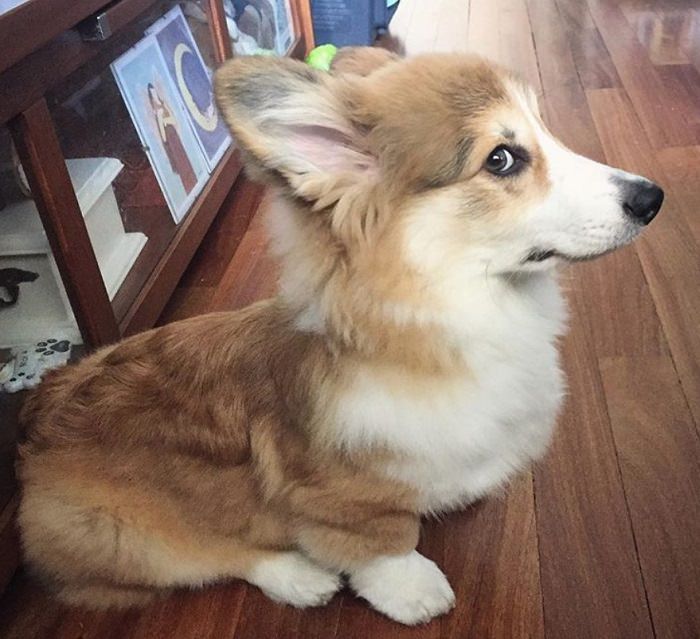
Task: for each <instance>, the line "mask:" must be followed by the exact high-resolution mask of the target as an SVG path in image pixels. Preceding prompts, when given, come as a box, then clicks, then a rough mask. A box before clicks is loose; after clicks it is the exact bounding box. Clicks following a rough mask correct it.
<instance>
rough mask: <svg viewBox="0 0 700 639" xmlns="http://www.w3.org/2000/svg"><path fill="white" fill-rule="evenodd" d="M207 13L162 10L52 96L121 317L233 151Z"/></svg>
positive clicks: (165, 6) (192, 8) (174, 6)
mask: <svg viewBox="0 0 700 639" xmlns="http://www.w3.org/2000/svg"><path fill="white" fill-rule="evenodd" d="M206 6H207V3H206V2H197V1H194V0H186V1H184V2H170V3H161V4H158V5H157V7H158V8H157V10H154V11H152V12H150V13H148V14H146V15H144V16H142V17H141V18H139V20H138V22H137V24H136V25H135V27H136V28H134V27H131V28H130V29H129V35H128V36H122V35H120V34H116V35H115V36H114V40H112V39H111V38H110V39H109V40H108V41H107V42H106V43H105V44H104V45H102V44H101V46H104V47H105V48H106V50H107V51H108V52H109V55H108V56H97V58H95V59H94V60H93V61H91V62H90V63H88V64H87V65H85V66H84V67H82V68H81V69H80V70H79V71H78V72H76V73H74V74H73V75H72V76H70V77H69V78H68V79H67V80H66V81H64V82H63V84H62V85H61V86H60V87H59V88H58V89H57V90H55V91H53V92H52V93H51V94H50V95H49V96H47V100H48V103H49V108H50V111H51V115H52V117H53V119H54V123H55V126H56V130H57V132H58V137H59V140H60V144H61V149H62V151H63V154H64V157H65V158H66V164H67V167H68V171H69V173H70V176H71V180H72V182H73V186H74V189H75V192H76V195H77V197H78V201H79V204H80V209H81V211H82V213H83V216H84V219H85V224H86V227H87V230H88V234H89V236H90V240H91V242H92V246H93V249H94V251H95V256H96V258H97V262H98V264H99V267H100V272H101V274H102V278H103V280H104V283H105V287H106V289H107V293H108V295H109V298H110V300H111V302H112V306H113V310H114V313H115V316H116V319H117V321H118V322H119V321H121V320H122V318H123V317H124V316H125V314H126V313H127V311H128V309H129V307H130V306H131V304H132V303H133V302H134V300H135V299H136V297H137V295H138V293H139V292H140V290H141V289H142V287H143V286H144V283H145V282H146V280H147V279H148V277H149V275H150V274H151V273H152V272H153V270H154V268H155V267H156V265H157V264H158V262H159V260H160V259H161V258H162V256H163V255H164V254H165V253H166V251H167V249H168V247H169V245H170V243H171V241H172V240H173V238H174V236H175V234H176V232H177V230H178V227H179V225H181V224H182V223H183V221H184V220H186V218H187V215H188V213H189V211H190V210H191V209H192V207H193V205H194V204H195V203H196V202H197V199H198V198H199V197H200V196H201V194H202V192H203V191H204V190H205V188H206V185H207V183H208V182H209V179H210V175H211V173H212V172H213V171H214V170H215V169H216V167H217V165H218V164H219V162H220V161H221V159H222V157H223V156H224V155H225V153H226V151H227V150H228V148H229V146H230V144H231V139H230V136H229V134H228V132H227V129H226V127H225V125H224V123H223V121H222V119H221V118H220V116H219V114H218V111H217V110H216V106H215V103H214V100H213V93H212V85H211V74H212V70H213V68H214V65H215V52H214V46H213V42H212V38H211V31H210V27H209V16H208V13H207V10H206Z"/></svg>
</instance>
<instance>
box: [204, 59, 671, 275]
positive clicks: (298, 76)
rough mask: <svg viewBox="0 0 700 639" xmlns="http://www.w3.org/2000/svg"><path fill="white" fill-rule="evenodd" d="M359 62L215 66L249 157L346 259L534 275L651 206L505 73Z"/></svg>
mask: <svg viewBox="0 0 700 639" xmlns="http://www.w3.org/2000/svg"><path fill="white" fill-rule="evenodd" d="M355 55H358V52H357V50H355ZM372 60H376V64H375V66H376V68H373V69H368V68H366V66H365V65H360V67H362V73H353V72H352V69H353V68H358V66H357V64H356V61H354V60H353V61H352V64H349V65H348V66H349V69H350V72H348V73H339V74H328V73H324V72H320V71H316V70H314V69H312V68H309V67H308V66H306V65H304V64H302V63H300V62H295V61H291V60H282V59H270V58H244V59H239V60H236V61H233V62H230V63H229V64H228V65H226V66H224V67H223V68H222V69H221V70H220V71H219V72H218V74H217V96H218V101H219V105H220V107H221V109H222V111H223V114H224V116H225V118H226V120H227V121H228V123H229V125H230V126H231V128H232V130H233V132H234V134H235V136H236V138H237V140H238V141H239V143H240V145H241V146H242V147H243V149H244V150H245V151H246V152H247V157H248V159H249V163H250V164H251V165H254V166H255V167H257V169H258V170H259V171H260V172H261V173H260V174H261V175H262V176H263V177H264V178H266V179H267V180H268V181H270V182H274V183H277V184H280V185H283V189H284V190H285V192H286V193H287V195H288V196H289V198H288V200H289V201H290V202H293V201H296V202H297V204H299V206H297V213H298V214H299V215H301V216H305V215H308V216H314V218H315V222H314V225H313V228H314V229H317V231H314V232H323V233H327V235H324V238H325V239H324V240H323V241H332V242H333V243H335V245H336V247H338V246H339V247H341V248H340V249H339V251H340V252H341V253H342V254H343V256H344V258H345V259H347V260H349V261H350V262H352V260H353V259H358V260H361V259H365V258H364V257H363V258H361V257H359V256H360V255H366V251H365V253H364V254H363V253H362V251H361V250H360V249H357V250H355V249H354V248H353V247H355V246H371V247H373V250H374V254H375V266H377V264H378V262H376V260H377V259H380V258H377V255H376V254H377V253H378V252H379V253H381V252H382V251H381V250H379V249H380V248H383V249H384V250H385V252H387V251H388V252H393V253H394V255H393V257H396V258H398V259H399V261H400V262H401V263H402V264H403V266H404V270H406V269H410V270H413V271H415V272H421V273H424V274H425V275H426V276H427V277H428V280H429V281H430V282H431V283H432V282H435V281H439V279H440V277H442V276H443V275H444V274H445V272H446V270H447V269H449V271H450V278H451V279H453V280H454V278H455V277H458V278H459V277H461V278H468V277H474V276H476V277H483V276H484V275H487V276H499V275H502V274H505V273H508V274H511V273H513V272H519V271H532V270H540V269H545V268H548V267H549V266H551V265H552V264H554V263H556V262H558V261H561V260H580V259H586V258H590V257H595V256H598V255H602V254H604V253H606V252H608V251H610V250H612V249H614V248H616V247H619V246H621V245H623V244H626V243H628V242H629V241H631V240H632V239H633V238H634V237H635V236H636V235H637V234H638V233H639V232H640V230H641V229H642V228H643V227H644V226H645V225H646V224H648V223H649V222H650V221H651V220H652V218H653V217H654V216H655V215H656V213H657V212H658V210H659V208H660V206H661V203H662V200H663V192H662V191H661V189H660V188H659V187H658V186H656V185H655V184H653V183H652V182H650V181H649V180H646V179H645V178H642V177H639V176H636V175H631V174H629V173H626V172H624V171H621V170H618V169H614V168H611V167H609V166H605V165H602V164H599V163H596V162H594V161H592V160H589V159H587V158H584V157H582V156H580V155H577V154H575V153H573V152H572V151H570V150H569V149H567V148H566V147H564V146H563V145H562V144H561V143H560V142H558V141H557V140H556V139H555V138H554V137H553V136H552V135H551V134H550V133H549V132H548V130H547V128H546V127H545V125H544V124H543V122H542V120H541V118H540V116H539V112H538V107H537V103H536V99H535V96H534V95H533V93H532V91H531V90H530V89H529V88H527V87H526V86H525V85H523V84H522V83H521V82H520V81H519V80H518V79H517V78H516V77H515V76H513V75H512V74H510V73H508V72H507V71H505V70H503V69H500V68H498V67H496V66H494V65H492V64H489V63H487V62H485V61H483V60H481V59H479V58H474V57H470V56H464V55H450V54H435V55H425V56H418V57H415V58H412V59H407V60H401V59H396V58H395V57H394V56H391V55H378V54H376V53H373V54H372V59H369V58H368V62H369V63H370V64H371V63H372ZM299 223H300V224H304V225H305V224H306V223H305V222H303V221H301V222H299ZM309 228H310V227H308V226H307V227H306V230H307V231H308V229H309ZM321 229H322V231H321ZM387 238H390V240H389V239H387ZM306 241H307V242H309V243H313V242H314V241H319V242H320V241H321V236H317V237H315V238H314V237H307V238H306ZM382 243H384V244H383V246H382ZM353 267H354V265H352V266H351V270H352V268H353Z"/></svg>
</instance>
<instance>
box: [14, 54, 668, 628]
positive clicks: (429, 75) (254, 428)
mask: <svg viewBox="0 0 700 639" xmlns="http://www.w3.org/2000/svg"><path fill="white" fill-rule="evenodd" d="M216 96H217V100H218V104H219V107H220V110H221V112H222V114H223V116H224V118H225V119H226V121H227V123H228V125H229V126H230V128H231V131H232V132H233V135H234V137H235V139H236V141H237V143H238V144H239V146H240V148H241V150H242V152H243V153H244V159H245V162H246V165H247V168H248V170H249V171H250V172H251V173H252V175H253V176H254V177H255V178H256V179H258V180H260V181H262V182H264V183H265V184H267V185H268V186H269V191H270V192H271V193H272V194H273V201H272V202H271V204H270V206H269V207H268V210H267V221H268V226H269V233H270V237H271V244H272V249H273V250H274V252H275V255H276V256H278V258H279V260H280V263H281V278H280V285H279V293H278V295H277V296H276V297H275V298H274V299H270V300H267V301H262V302H259V303H256V304H253V305H252V306H250V307H248V308H245V309H243V310H240V311H236V312H224V313H214V314H209V315H203V316H200V317H194V318H191V319H188V320H185V321H181V322H177V323H173V324H170V325H166V326H163V327H160V328H156V329H154V330H151V331H147V332H145V333H143V334H140V335H136V336H133V337H130V338H128V339H125V340H123V341H121V342H120V343H118V344H116V345H111V346H108V347H105V348H102V349H101V350H98V351H97V352H95V353H94V354H92V355H90V356H88V357H86V358H84V359H83V360H81V361H79V362H78V363H76V364H74V365H70V366H68V367H66V368H64V369H62V370H59V371H56V372H52V373H51V374H50V375H49V376H48V377H47V379H46V380H45V381H44V382H43V383H42V384H41V386H40V387H39V389H37V391H35V392H34V394H33V395H32V396H31V397H30V398H29V400H28V401H27V403H26V406H25V408H24V411H23V420H24V423H25V424H26V429H27V430H26V441H25V442H24V443H23V444H22V445H21V447H20V451H19V462H18V471H19V477H20V480H21V487H22V493H21V505H20V509H19V516H18V520H19V527H20V531H21V538H22V542H23V548H24V553H25V557H26V560H27V562H28V564H29V565H30V567H31V568H32V569H33V570H34V571H35V572H36V573H38V574H39V575H40V576H41V577H43V579H44V580H45V582H46V583H47V584H49V585H50V586H51V587H52V588H53V589H54V590H55V592H56V593H57V595H58V596H59V597H61V598H62V599H63V600H65V601H68V602H72V603H76V604H82V605H88V606H93V607H100V606H102V607H104V606H112V605H131V604H136V603H139V602H143V601H147V600H148V599H149V598H151V597H153V596H154V595H156V594H157V593H159V592H167V591H168V589H172V588H179V587H198V586H202V585H205V584H208V583H212V582H218V581H221V580H227V579H233V578H236V579H243V580H245V581H247V582H248V583H250V584H253V585H254V586H257V587H259V588H260V589H262V590H263V591H264V592H265V593H266V594H267V595H269V596H270V597H271V598H272V599H274V600H276V601H279V602H284V603H287V604H291V605H294V606H300V607H304V606H317V605H321V604H324V603H326V602H327V601H328V600H329V599H330V598H331V597H333V595H334V593H335V592H336V591H337V590H338V589H339V588H340V587H341V585H342V584H343V583H344V581H343V580H347V584H348V585H349V587H350V588H351V589H352V590H353V591H354V592H355V593H356V594H357V595H358V596H359V597H362V598H364V599H365V600H367V601H368V602H369V604H370V605H371V606H373V607H374V608H375V609H376V610H378V611H380V612H382V613H384V614H385V615H387V616H389V617H390V618H392V619H394V620H396V621H398V622H401V623H404V624H417V623H422V622H427V621H428V620H430V619H431V618H433V617H435V616H437V615H440V614H443V613H446V612H448V611H449V610H450V609H451V608H452V606H453V604H454V594H453V591H452V589H451V587H450V585H449V583H448V581H447V579H446V578H445V576H444V574H443V573H442V572H441V570H440V569H439V568H438V566H437V565H436V564H435V563H433V562H432V561H430V560H429V559H428V558H426V557H424V556H422V555H421V554H419V553H418V552H417V551H416V545H417V542H418V535H419V529H420V525H421V518H422V517H424V516H428V515H431V514H435V513H446V512H448V511H451V510H454V509H458V508H461V507H463V506H465V505H466V504H469V503H470V502H473V501H474V500H476V499H479V498H481V497H483V496H485V495H488V494H489V493H492V492H493V491H496V490H498V489H499V488H500V487H502V486H504V484H505V483H506V482H508V480H509V479H510V478H512V477H513V475H514V474H515V473H518V471H520V470H522V469H524V468H526V467H527V466H528V464H530V462H531V461H532V460H535V459H537V458H539V457H541V456H542V455H543V453H544V452H545V450H546V448H547V444H548V442H549V440H550V437H551V434H552V429H553V426H554V423H555V419H556V416H557V412H558V410H559V407H560V405H561V402H562V395H563V392H564V379H563V376H562V372H561V369H560V366H559V361H558V355H557V348H556V342H557V338H558V336H560V335H561V334H562V333H563V331H564V324H565V316H566V311H565V305H564V302H563V299H562V295H561V294H560V291H559V287H558V285H557V275H556V266H557V265H558V264H561V263H565V262H576V261H578V260H586V259H590V258H594V257H596V256H599V255H603V254H605V253H607V252H608V251H611V250H613V249H615V248H617V247H619V246H622V245H624V244H627V243H628V242H630V241H631V240H632V239H634V238H635V236H637V235H638V234H639V232H640V231H641V230H642V229H643V228H644V227H645V225H646V224H648V223H649V222H650V221H651V220H652V218H653V217H654V216H655V215H656V213H657V212H658V211H659V208H660V206H661V203H662V200H663V191H662V190H661V189H660V188H659V187H658V186H656V185H655V184H653V183H652V182H650V181H648V180H646V179H644V178H642V177H640V176H637V175H631V174H629V173H625V172H624V171H621V170H618V169H615V168H611V167H609V166H604V165H602V164H599V163H596V162H593V161H591V160H589V159H586V158H584V157H581V156H579V155H577V154H575V153H573V152H572V151H570V150H569V149H567V148H566V147H565V146H563V145H562V144H561V143H560V142H558V141H557V140H556V139H555V138H554V137H553V136H552V134H551V133H549V132H548V130H547V128H546V127H545V125H544V123H543V122H542V119H541V118H540V115H539V113H538V107H537V103H536V99H535V96H534V94H533V92H532V91H531V90H530V89H529V88H528V87H527V86H525V85H524V84H523V83H522V82H521V81H520V80H519V79H518V78H517V77H515V76H514V75H512V74H511V73H509V72H508V71H506V70H504V69H501V68H499V67H497V66H494V65H493V64H490V63H488V62H486V61H484V60H482V59H479V58H476V57H471V56H466V55H457V54H434V55H433V54H431V55H422V56H417V57H414V58H409V59H401V58H398V57H396V56H394V55H392V54H389V53H387V52H380V51H377V50H372V49H370V50H368V49H349V50H344V51H343V50H341V52H340V53H339V55H338V58H336V60H335V61H334V65H333V68H332V69H331V72H330V73H328V72H324V71H319V70H316V69H313V68H310V67H309V66H307V65H305V64H303V63H302V62H299V61H293V60H289V59H273V58H268V57H250V58H241V59H235V60H233V61H230V62H227V63H226V64H224V65H223V66H222V68H221V69H220V70H219V71H218V72H217V74H216ZM341 577H342V579H341Z"/></svg>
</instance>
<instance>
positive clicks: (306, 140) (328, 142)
mask: <svg viewBox="0 0 700 639" xmlns="http://www.w3.org/2000/svg"><path fill="white" fill-rule="evenodd" d="M342 83H343V80H342V79H340V78H334V77H333V76H331V75H330V74H328V73H325V72H323V71H318V70H316V69H313V68H311V67H309V66H307V65H306V64H304V63H302V62H298V61H295V60H290V59H286V58H272V57H261V56H252V57H242V58H238V59H235V60H232V61H230V62H228V63H227V64H225V65H223V66H222V67H221V68H220V69H219V70H218V71H217V73H216V98H217V102H218V104H219V108H220V110H221V112H222V113H223V116H224V118H225V120H226V122H227V123H228V125H229V127H230V128H231V130H232V132H233V134H234V136H235V138H236V140H237V142H238V143H239V144H240V145H241V147H242V148H243V149H244V150H245V151H247V153H248V154H249V155H250V156H252V158H253V159H254V161H255V163H256V164H257V165H258V166H259V167H262V168H263V169H264V170H266V171H269V172H273V173H275V174H277V175H279V176H281V177H282V178H283V179H284V180H285V181H286V182H287V183H288V184H289V186H290V187H291V188H292V190H293V191H294V192H295V194H296V195H298V196H299V197H302V198H304V199H307V200H310V201H322V202H323V203H324V205H329V204H332V203H333V199H334V194H335V193H338V194H340V193H341V192H342V190H343V188H345V187H348V186H352V185H353V184H356V183H359V182H360V181H361V180H366V179H367V178H368V177H370V176H371V175H372V174H373V172H374V171H375V170H376V160H375V158H373V157H372V156H371V155H370V154H369V153H368V152H367V151H366V149H364V148H363V145H362V141H363V140H362V135H361V131H360V129H359V127H358V126H357V125H356V124H355V123H353V122H352V121H351V118H350V117H349V113H348V107H347V103H346V102H345V101H344V100H343V98H342V91H341V88H342V86H343V85H342ZM339 187H342V188H339ZM339 196H340V195H338V197H339Z"/></svg>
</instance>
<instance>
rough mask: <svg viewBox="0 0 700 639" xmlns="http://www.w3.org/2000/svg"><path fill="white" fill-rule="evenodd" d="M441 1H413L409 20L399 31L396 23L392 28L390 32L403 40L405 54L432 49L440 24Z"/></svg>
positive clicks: (414, 53) (425, 51)
mask: <svg viewBox="0 0 700 639" xmlns="http://www.w3.org/2000/svg"><path fill="white" fill-rule="evenodd" d="M442 2H443V0H436V1H435V2H420V3H415V6H414V7H413V9H412V11H411V14H410V21H407V22H405V23H404V24H403V26H402V28H401V32H399V27H398V25H397V26H396V27H395V29H392V32H394V31H395V32H396V34H397V35H398V36H399V37H400V38H401V40H402V41H403V43H404V46H405V47H406V54H407V55H416V54H419V53H427V52H430V51H433V47H434V46H435V41H436V39H437V30H438V25H439V24H440V10H441V6H442ZM397 11H398V10H397Z"/></svg>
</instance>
